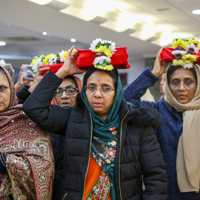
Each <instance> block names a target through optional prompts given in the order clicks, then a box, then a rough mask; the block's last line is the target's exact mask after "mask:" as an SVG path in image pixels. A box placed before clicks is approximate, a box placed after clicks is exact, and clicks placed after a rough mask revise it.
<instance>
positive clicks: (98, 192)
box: [87, 171, 110, 200]
mask: <svg viewBox="0 0 200 200" xmlns="http://www.w3.org/2000/svg"><path fill="white" fill-rule="evenodd" d="M109 193H110V179H109V176H108V174H106V173H105V172H104V171H101V174H100V176H99V178H98V180H97V182H96V183H95V185H94V186H93V188H92V189H91V191H90V193H89V195H88V197H87V200H105V199H107V198H108V196H109Z"/></svg>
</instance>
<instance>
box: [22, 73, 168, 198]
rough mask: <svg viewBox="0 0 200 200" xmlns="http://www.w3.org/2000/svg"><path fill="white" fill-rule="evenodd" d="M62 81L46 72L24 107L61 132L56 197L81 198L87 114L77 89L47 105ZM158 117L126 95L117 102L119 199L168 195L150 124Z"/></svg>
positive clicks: (88, 145) (88, 143)
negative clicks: (65, 102) (69, 101)
mask: <svg viewBox="0 0 200 200" xmlns="http://www.w3.org/2000/svg"><path fill="white" fill-rule="evenodd" d="M61 82H62V79H60V78H58V77H57V76H56V75H54V74H53V73H52V72H48V73H47V74H46V75H45V77H44V78H43V79H42V81H41V82H40V83H39V85H38V87H37V88H36V89H35V90H34V92H33V93H32V94H31V95H30V96H29V98H28V99H27V100H26V102H25V103H24V105H23V109H24V111H25V113H26V114H27V115H28V116H29V117H30V118H31V119H32V120H33V121H35V122H36V123H37V125H39V126H40V127H42V128H43V129H44V130H47V131H49V132H53V133H56V134H60V135H65V136H66V137H65V155H64V174H63V179H62V184H61V185H60V188H61V190H60V198H59V199H65V200H82V198H83V194H84V187H85V179H86V174H87V169H88V164H89V158H90V152H91V138H92V119H91V116H90V113H89V112H88V110H87V109H86V107H85V105H84V103H83V101H82V100H81V98H80V95H78V98H77V103H76V105H75V106H74V107H73V108H70V107H69V108H61V107H59V106H56V105H51V106H49V104H50V101H51V99H52V98H53V96H54V92H55V90H56V88H57V87H58V86H59V85H60V83H61ZM158 118H159V117H158V113H157V112H156V111H155V110H154V109H151V108H138V109H137V108H135V107H134V106H133V105H132V104H127V103H126V101H125V100H123V102H122V104H121V108H120V120H121V126H120V133H119V134H118V142H117V149H116V158H115V180H116V189H117V197H118V199H120V200H139V199H143V200H165V199H166V198H167V195H166V194H167V178H166V170H165V165H164V162H163V158H162V154H161V151H160V147H159V144H158V142H157V139H156V136H155V134H154V130H153V129H154V128H156V126H157V125H158V123H159V120H158ZM142 175H143V179H144V184H145V187H146V189H145V190H144V191H143V190H142Z"/></svg>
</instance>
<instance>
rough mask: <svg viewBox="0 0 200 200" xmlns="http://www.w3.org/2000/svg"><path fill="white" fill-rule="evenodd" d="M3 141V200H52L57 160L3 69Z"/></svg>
mask: <svg viewBox="0 0 200 200" xmlns="http://www.w3.org/2000/svg"><path fill="white" fill-rule="evenodd" d="M0 138H1V139H0V199H9V198H11V199H12V198H13V199H14V200H18V199H27V200H28V199H30V200H32V199H44V200H51V198H52V189H53V178H54V158H53V152H52V149H51V143H50V139H49V136H48V134H47V132H45V131H43V130H42V129H40V128H39V127H38V126H37V125H36V124H35V123H34V122H33V121H31V119H30V118H28V117H27V116H26V115H25V113H24V112H23V110H22V105H20V104H19V103H18V99H17V97H16V93H15V89H14V83H13V81H12V79H11V77H10V75H9V73H8V71H7V70H5V69H4V68H3V67H0Z"/></svg>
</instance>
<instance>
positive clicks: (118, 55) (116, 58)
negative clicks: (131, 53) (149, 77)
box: [76, 47, 131, 69]
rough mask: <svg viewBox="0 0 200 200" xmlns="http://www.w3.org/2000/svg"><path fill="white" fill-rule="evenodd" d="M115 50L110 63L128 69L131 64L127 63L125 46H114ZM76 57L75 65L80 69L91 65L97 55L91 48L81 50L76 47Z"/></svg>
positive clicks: (118, 67)
mask: <svg viewBox="0 0 200 200" xmlns="http://www.w3.org/2000/svg"><path fill="white" fill-rule="evenodd" d="M115 49H116V50H117V51H116V52H115V53H114V54H113V55H112V57H111V65H113V66H114V67H115V68H117V69H128V68H130V67H131V65H129V64H128V53H127V47H118V48H115ZM77 51H78V54H79V56H78V59H77V61H76V65H77V67H78V68H81V69H88V68H90V67H94V66H93V62H94V59H95V58H96V57H98V55H95V53H94V52H93V51H91V50H88V49H87V50H82V49H78V50H77Z"/></svg>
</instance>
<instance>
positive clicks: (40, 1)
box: [28, 0, 52, 5]
mask: <svg viewBox="0 0 200 200" xmlns="http://www.w3.org/2000/svg"><path fill="white" fill-rule="evenodd" d="M28 1H30V2H33V3H36V4H39V5H46V4H48V3H50V2H51V1H52V0H28Z"/></svg>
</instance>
